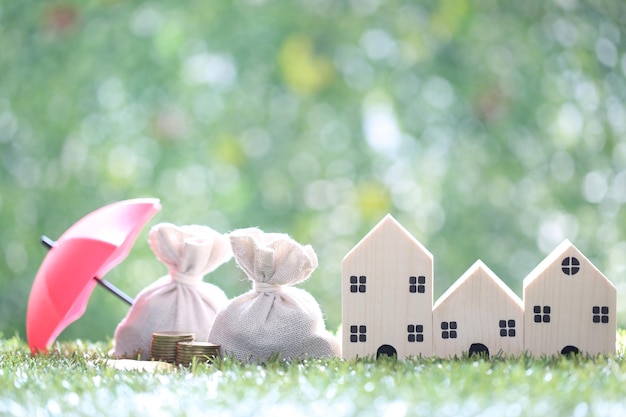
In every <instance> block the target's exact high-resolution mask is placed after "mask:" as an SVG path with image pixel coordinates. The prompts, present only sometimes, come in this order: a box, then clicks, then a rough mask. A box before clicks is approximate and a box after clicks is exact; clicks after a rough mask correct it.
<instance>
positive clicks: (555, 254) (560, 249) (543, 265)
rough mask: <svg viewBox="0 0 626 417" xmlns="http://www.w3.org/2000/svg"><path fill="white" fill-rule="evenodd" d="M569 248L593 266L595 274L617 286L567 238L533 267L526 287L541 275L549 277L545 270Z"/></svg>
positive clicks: (527, 277) (526, 281)
mask: <svg viewBox="0 0 626 417" xmlns="http://www.w3.org/2000/svg"><path fill="white" fill-rule="evenodd" d="M568 250H571V251H572V252H573V255H574V256H575V257H576V258H578V260H579V261H581V262H583V263H585V264H586V265H587V266H588V267H591V268H592V270H593V271H595V272H596V274H595V275H596V276H597V277H598V278H600V279H602V280H604V282H606V283H607V284H608V285H610V286H612V287H614V288H615V286H614V285H613V283H612V282H611V281H610V280H609V279H608V278H607V277H606V276H604V274H603V273H602V272H601V271H600V270H599V269H598V268H596V266H595V265H594V264H593V263H592V262H591V261H590V260H589V259H587V257H586V256H585V255H584V254H583V253H582V252H581V251H580V250H578V248H577V247H576V246H574V244H572V242H570V241H569V240H568V239H565V240H564V241H563V242H561V243H560V244H559V245H558V246H557V247H556V248H554V249H553V250H552V252H550V253H549V254H548V256H546V258H545V259H544V260H543V261H541V262H540V263H539V265H537V266H536V267H535V269H533V270H532V271H531V272H530V273H529V274H528V275H527V276H526V278H524V284H523V285H524V288H526V287H527V286H528V285H530V284H531V283H532V282H533V281H535V280H536V279H541V278H540V277H543V278H544V279H548V278H549V276H547V275H545V274H543V272H545V271H546V270H547V269H548V268H549V267H550V266H552V265H554V264H555V263H556V262H557V261H558V260H559V258H561V257H562V256H563V255H565V252H567V251H568Z"/></svg>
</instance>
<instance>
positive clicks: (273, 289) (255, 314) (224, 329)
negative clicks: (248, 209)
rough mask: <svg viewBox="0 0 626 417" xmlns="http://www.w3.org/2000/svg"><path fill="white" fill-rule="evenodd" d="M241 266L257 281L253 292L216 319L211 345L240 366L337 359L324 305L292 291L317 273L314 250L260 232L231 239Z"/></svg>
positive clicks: (245, 231)
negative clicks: (272, 361)
mask: <svg viewBox="0 0 626 417" xmlns="http://www.w3.org/2000/svg"><path fill="white" fill-rule="evenodd" d="M230 243H231V247H232V250H233V255H234V258H235V260H236V261H237V265H238V266H239V267H240V268H241V269H242V270H243V271H244V272H245V274H246V275H247V276H248V278H249V279H250V280H252V284H253V288H252V290H250V291H249V292H247V293H245V294H242V295H240V296H239V297H236V298H234V299H233V300H231V301H230V303H229V304H228V305H227V306H226V307H225V308H224V309H223V310H222V311H221V312H220V313H219V314H218V315H217V317H216V319H215V322H214V323H213V328H212V329H211V332H210V334H209V341H210V342H212V343H217V344H219V345H221V348H222V354H223V355H225V356H233V357H235V358H237V359H239V360H243V361H252V362H263V361H265V360H267V359H268V358H270V357H273V356H275V355H277V356H278V357H279V358H281V359H298V358H304V357H309V358H311V357H313V358H317V357H333V356H339V355H340V349H339V343H338V341H337V340H336V338H335V337H334V336H333V335H331V334H330V333H329V332H327V331H326V328H325V325H324V319H323V317H322V311H321V310H320V307H319V304H318V303H317V301H315V299H314V298H313V296H312V295H311V294H309V293H308V292H307V291H305V290H303V289H300V288H295V287H292V286H291V285H293V284H297V283H299V282H302V281H304V280H306V279H307V278H309V276H310V275H311V274H312V273H313V271H314V270H315V268H317V255H316V254H315V252H314V251H313V248H312V247H311V246H310V245H306V246H303V245H300V244H299V243H298V242H296V241H295V240H293V239H292V238H290V237H289V236H288V235H286V234H280V233H264V232H262V231H261V230H259V229H257V228H248V229H240V230H236V231H234V232H232V233H231V234H230Z"/></svg>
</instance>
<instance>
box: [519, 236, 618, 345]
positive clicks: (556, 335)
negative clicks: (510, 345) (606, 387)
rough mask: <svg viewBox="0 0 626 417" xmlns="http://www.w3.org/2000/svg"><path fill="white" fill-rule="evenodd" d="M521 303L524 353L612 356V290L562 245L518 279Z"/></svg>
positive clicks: (581, 257)
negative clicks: (527, 273) (521, 293)
mask: <svg viewBox="0 0 626 417" xmlns="http://www.w3.org/2000/svg"><path fill="white" fill-rule="evenodd" d="M524 302H525V315H524V325H525V331H524V339H525V341H524V346H525V349H526V350H527V351H528V352H529V353H530V354H532V355H534V356H540V355H556V354H559V353H561V354H569V353H578V352H580V353H585V354H590V355H598V354H605V355H608V354H614V353H615V339H616V336H615V333H616V329H617V326H616V317H617V316H616V303H617V291H616V288H615V286H614V285H613V284H612V283H611V282H610V281H609V280H608V279H607V278H606V277H605V276H604V275H603V274H602V273H601V272H600V271H599V270H598V269H597V268H596V267H595V266H594V265H593V264H592V263H591V262H590V261H589V260H588V259H587V258H586V257H585V256H584V255H583V254H582V253H581V252H580V251H579V250H578V249H577V248H576V247H574V245H572V244H571V243H570V242H569V241H568V240H565V241H564V242H563V243H561V244H560V245H559V246H557V247H556V249H554V250H553V251H552V253H550V254H549V255H548V256H547V257H546V258H545V259H544V260H543V261H542V262H541V263H540V264H539V265H538V266H537V267H536V268H535V269H534V270H533V271H532V272H531V273H530V274H529V275H528V276H527V277H526V278H525V279H524Z"/></svg>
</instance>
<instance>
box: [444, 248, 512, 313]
mask: <svg viewBox="0 0 626 417" xmlns="http://www.w3.org/2000/svg"><path fill="white" fill-rule="evenodd" d="M481 272H482V274H480V273H481ZM483 274H484V275H485V276H486V277H487V278H488V279H489V280H490V281H491V282H492V283H493V284H494V285H495V286H497V287H499V289H500V290H502V292H503V293H504V294H505V295H506V296H507V297H508V298H510V299H511V301H513V302H514V303H515V304H517V305H518V306H519V307H520V308H522V309H523V308H524V304H523V302H522V300H521V298H519V297H518V295H517V294H515V293H514V292H513V290H511V289H510V288H509V287H508V286H507V285H506V284H505V283H504V281H502V280H501V279H500V278H499V277H498V276H497V275H496V274H495V273H494V272H493V271H492V270H491V269H489V267H487V265H485V264H484V262H483V261H481V260H480V259H479V260H477V261H476V262H474V264H473V265H472V266H470V267H469V268H468V270H467V271H465V273H464V274H463V275H462V276H461V278H459V279H458V280H457V281H456V282H455V283H454V284H453V285H452V286H451V287H450V288H448V290H447V291H446V292H445V293H443V295H442V296H441V297H439V299H438V300H437V301H436V302H435V305H434V306H433V310H434V309H436V308H437V307H438V306H439V305H440V304H442V303H443V302H445V301H446V300H447V299H448V298H450V297H451V296H452V295H453V294H455V293H456V292H457V291H459V290H461V288H462V287H463V286H464V285H465V284H467V283H468V282H470V281H471V280H473V279H478V278H479V277H481V276H482V275H483Z"/></svg>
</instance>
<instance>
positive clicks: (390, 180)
mask: <svg viewBox="0 0 626 417" xmlns="http://www.w3.org/2000/svg"><path fill="white" fill-rule="evenodd" d="M625 42H626V3H624V2H623V1H620V0H612V1H609V0H605V1H593V2H591V1H589V2H587V1H582V0H558V1H540V0H530V1H525V2H506V3H503V2H497V1H495V0H483V1H479V2H470V1H467V0H427V1H423V2H402V1H393V0H391V1H383V0H351V1H331V0H319V1H316V0H298V1H295V2H276V1H269V0H237V1H235V2H206V1H197V0H189V1H186V2H178V1H174V0H163V1H152V2H124V1H119V0H84V1H83V0H81V1H77V0H66V1H34V0H24V1H8V0H3V1H0V74H1V75H0V170H1V171H0V172H1V174H2V175H1V176H0V190H1V193H0V226H1V228H2V245H1V246H0V330H2V331H4V334H7V335H11V334H13V333H14V332H19V333H20V334H22V335H23V334H24V321H25V311H26V304H27V299H28V293H29V290H30V286H31V284H32V280H33V277H34V276H35V274H36V272H37V269H38V266H39V264H40V262H41V261H42V259H43V257H44V256H45V249H44V248H43V247H42V246H41V245H40V243H39V237H40V235H41V234H47V235H49V236H51V237H53V238H57V237H58V236H60V235H61V234H62V233H63V231H64V230H65V229H66V228H67V227H69V226H70V225H71V224H72V223H73V222H75V221H76V220H77V219H79V218H80V217H82V216H83V215H85V214H86V213H88V212H90V211H92V210H94V209H96V208H97V207H100V206H102V205H105V204H108V203H110V202H113V201H116V200H121V199H126V198H133V197H141V196H154V197H158V198H160V199H161V202H162V205H163V210H162V211H161V213H159V214H158V215H157V216H156V217H155V218H154V219H153V220H152V221H151V224H150V225H152V224H155V223H156V222H160V221H169V222H173V223H177V224H189V223H200V224H206V225H209V226H211V227H213V228H215V229H217V230H220V231H223V232H226V231H229V230H233V229H235V228H239V227H247V226H252V225H255V226H259V227H261V228H262V229H264V230H267V231H281V232H287V233H289V234H291V235H292V236H294V237H295V238H296V239H297V240H299V241H300V242H303V243H311V244H312V245H313V246H314V247H315V249H316V251H317V253H318V256H319V259H320V267H319V268H318V270H317V271H316V272H315V274H314V275H313V277H312V278H311V279H310V280H309V281H308V282H306V283H305V284H304V285H303V286H304V287H305V288H307V289H309V290H310V291H311V292H312V293H313V295H314V296H315V297H316V298H317V299H318V301H319V302H320V304H321V306H322V309H323V311H324V312H325V314H326V319H327V324H328V327H329V328H331V329H334V328H336V327H337V326H338V325H339V322H340V320H341V314H340V298H341V297H340V291H339V279H340V263H341V259H342V258H343V256H344V255H345V254H346V253H347V252H348V250H349V249H350V248H352V247H353V246H354V245H355V244H356V243H357V242H358V241H359V240H360V239H361V238H362V237H363V236H364V235H365V234H366V233H367V232H368V231H369V230H370V229H371V227H373V226H374V225H375V224H376V223H377V222H378V221H379V220H380V219H381V218H382V217H383V215H384V214H385V213H387V212H390V213H392V214H393V215H394V216H395V217H396V218H397V219H398V220H399V221H400V222H401V223H402V224H403V225H404V226H405V227H406V228H407V229H408V230H409V231H410V232H411V233H412V234H414V235H415V237H416V238H418V239H419V240H420V241H421V242H422V243H424V244H425V245H426V246H427V247H428V248H429V249H430V251H431V252H432V253H433V255H434V256H435V274H436V289H435V297H438V296H439V295H440V294H441V293H443V291H444V290H445V289H446V288H447V287H448V286H449V285H451V284H452V283H453V282H454V281H455V280H456V279H457V278H458V277H459V276H460V275H461V274H462V273H463V272H464V271H465V269H467V268H468V267H469V266H470V265H471V264H472V263H473V262H474V261H475V260H476V259H478V258H480V259H482V260H483V261H484V262H485V263H486V264H487V265H489V266H490V267H491V268H492V269H493V270H494V272H496V274H498V275H499V276H500V277H501V278H502V279H503V280H505V281H506V282H507V283H508V284H509V285H510V286H511V288H512V289H513V290H514V291H515V292H517V293H518V294H520V295H521V291H522V279H523V278H524V277H525V276H526V274H528V272H530V271H531V270H532V269H533V268H534V266H535V265H536V264H537V263H539V262H540V261H541V260H542V259H543V258H544V256H545V255H546V254H547V253H548V252H549V251H550V250H552V249H553V248H554V247H555V246H556V245H557V244H558V243H559V242H560V241H561V240H562V239H563V238H569V239H570V240H571V241H572V242H573V243H574V244H575V245H576V246H577V247H578V248H579V249H581V250H582V251H583V252H584V253H585V254H586V255H587V256H588V257H589V258H590V259H591V260H592V261H593V262H594V263H595V264H596V266H598V268H599V269H600V270H602V271H603V272H604V273H605V274H606V275H607V276H608V277H609V278H610V279H611V280H612V281H613V282H614V283H615V284H616V285H617V286H618V288H619V299H620V305H621V309H620V312H619V317H620V323H621V325H622V326H624V325H626V301H625V300H626V294H625V292H626V276H625V274H626V209H625V207H624V203H626V108H625V105H624V103H625V99H626V79H625V76H626V75H625V74H626V46H625ZM150 225H148V226H147V227H146V228H145V229H144V230H143V232H142V234H141V235H140V236H139V238H138V240H137V243H136V244H135V246H134V248H133V251H132V252H131V254H130V255H129V257H128V258H127V259H126V260H125V261H124V262H122V264H120V265H119V266H118V267H117V268H115V269H114V270H113V271H111V272H110V273H109V274H108V275H107V278H108V279H109V280H111V281H112V282H114V283H115V284H117V285H118V286H119V287H120V288H122V289H123V290H125V291H126V292H128V293H129V294H131V295H135V294H136V293H137V292H138V291H139V290H140V289H141V288H143V287H144V286H146V285H148V284H149V283H151V282H152V281H153V280H155V279H156V278H158V277H159V276H161V275H163V274H165V273H166V270H165V268H164V267H163V266H162V265H160V263H159V262H158V261H157V260H156V259H155V258H154V256H153V255H152V253H151V252H150V250H149V248H148V245H147V243H146V238H147V230H148V229H149V227H150ZM207 279H208V280H210V281H212V282H214V283H216V284H218V285H220V286H221V287H223V288H224V289H225V291H226V292H227V293H228V295H229V296H235V295H238V294H240V293H242V292H244V291H246V290H247V289H248V288H249V284H248V283H247V282H246V281H245V279H244V276H243V275H242V273H241V272H240V271H238V270H237V268H236V267H235V266H234V264H233V263H230V264H228V265H225V266H223V267H222V268H220V269H219V270H218V271H216V272H215V273H213V274H212V275H211V276H210V277H208V278H207ZM126 312H127V307H126V306H125V305H124V304H123V303H121V302H119V301H118V300H116V299H114V298H113V297H112V296H110V295H109V294H108V293H106V292H104V291H100V290H96V291H94V294H93V296H92V299H91V301H90V304H89V307H88V309H87V312H86V314H85V315H84V316H83V317H82V318H81V319H80V320H78V321H77V322H76V323H74V324H73V325H71V326H70V327H69V328H68V329H67V330H66V331H65V332H64V333H63V334H62V335H61V338H62V339H63V338H75V337H81V338H84V339H104V338H106V337H112V334H113V330H114V328H115V326H116V324H117V322H118V321H119V320H120V319H121V318H122V317H123V316H124V315H125V314H126Z"/></svg>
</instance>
